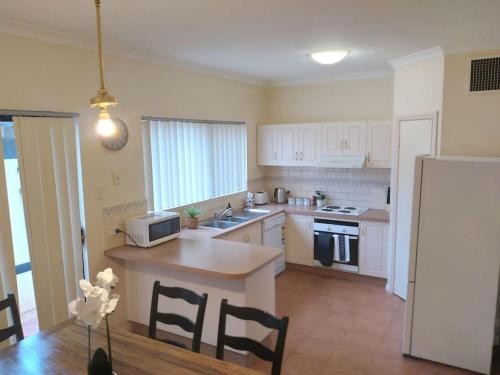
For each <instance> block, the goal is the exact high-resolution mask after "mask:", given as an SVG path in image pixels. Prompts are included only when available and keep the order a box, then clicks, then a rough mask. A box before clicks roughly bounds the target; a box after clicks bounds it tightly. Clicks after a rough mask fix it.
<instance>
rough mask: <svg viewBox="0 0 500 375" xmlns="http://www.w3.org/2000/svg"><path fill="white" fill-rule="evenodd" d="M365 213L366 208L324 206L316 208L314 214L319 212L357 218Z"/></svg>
mask: <svg viewBox="0 0 500 375" xmlns="http://www.w3.org/2000/svg"><path fill="white" fill-rule="evenodd" d="M365 211H366V208H359V207H352V206H345V207H344V206H324V207H321V208H318V209H317V210H315V211H314V212H321V213H325V214H335V215H352V216H359V215H361V214H362V213H363V212H365Z"/></svg>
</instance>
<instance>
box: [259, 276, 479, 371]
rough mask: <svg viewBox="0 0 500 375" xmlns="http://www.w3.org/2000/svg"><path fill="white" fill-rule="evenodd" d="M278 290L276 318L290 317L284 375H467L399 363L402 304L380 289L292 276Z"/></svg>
mask: <svg viewBox="0 0 500 375" xmlns="http://www.w3.org/2000/svg"><path fill="white" fill-rule="evenodd" d="M276 284H277V291H276V293H277V315H278V316H283V315H287V316H289V317H290V325H289V328H288V334H287V340H286V348H285V352H286V353H285V357H284V362H283V369H282V370H283V371H282V374H286V375H295V374H297V375H299V374H300V375H307V374H313V375H325V374H335V375H344V374H352V375H358V374H368V375H372V374H377V375H396V374H405V375H406V374H422V375H423V374H431V375H434V374H443V375H449V374H450V375H451V374H471V373H470V372H467V371H462V370H458V369H455V368H451V367H447V366H442V365H438V364H435V363H431V362H427V361H423V360H415V359H407V358H403V357H402V355H401V340H402V328H403V311H404V303H403V302H402V301H401V300H400V299H399V298H398V297H395V296H393V295H392V294H389V293H387V292H385V290H384V289H383V288H382V287H379V286H374V285H369V284H364V283H359V282H353V281H345V280H339V279H334V278H326V277H322V276H318V275H315V274H311V273H306V272H300V271H292V270H287V271H285V272H284V273H283V274H281V275H280V276H279V277H278V278H277V279H276ZM251 367H252V368H254V369H257V370H260V371H262V372H264V373H266V374H270V365H269V364H268V363H266V362H264V361H261V360H256V361H255V362H254V363H253V364H252V366H251Z"/></svg>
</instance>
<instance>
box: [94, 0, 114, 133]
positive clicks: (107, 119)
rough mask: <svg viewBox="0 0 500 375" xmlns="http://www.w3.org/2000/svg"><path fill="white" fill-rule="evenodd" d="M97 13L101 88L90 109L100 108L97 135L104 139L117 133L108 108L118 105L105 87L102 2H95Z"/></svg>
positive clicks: (96, 0)
mask: <svg viewBox="0 0 500 375" xmlns="http://www.w3.org/2000/svg"><path fill="white" fill-rule="evenodd" d="M95 12H96V19H97V53H98V57H99V80H100V86H99V90H98V91H97V95H96V96H94V97H93V98H92V99H90V108H99V120H98V121H97V134H99V135H100V136H102V137H110V136H112V135H114V133H115V132H116V126H115V124H114V123H113V121H112V120H111V116H110V115H109V112H108V107H113V106H115V105H117V104H118V101H117V100H116V99H115V97H114V96H112V95H110V94H109V93H108V90H106V87H105V86H104V59H103V56H102V33H101V0H95Z"/></svg>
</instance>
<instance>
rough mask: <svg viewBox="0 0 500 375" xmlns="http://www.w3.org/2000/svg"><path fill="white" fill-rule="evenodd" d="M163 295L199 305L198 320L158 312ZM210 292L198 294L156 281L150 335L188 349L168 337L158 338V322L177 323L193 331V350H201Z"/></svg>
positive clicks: (184, 328)
mask: <svg viewBox="0 0 500 375" xmlns="http://www.w3.org/2000/svg"><path fill="white" fill-rule="evenodd" d="M160 295H162V296H165V297H169V298H180V299H183V300H184V301H186V302H188V303H190V304H191V305H198V313H197V316H196V322H193V321H191V320H190V319H188V318H186V317H184V316H182V315H178V314H171V313H161V312H158V297H159V296H160ZM207 299H208V294H207V293H204V294H203V295H201V296H200V295H198V294H196V293H195V292H193V291H191V290H188V289H184V288H178V287H167V286H162V285H160V282H159V281H155V283H154V286H153V298H152V300H151V314H150V316H149V334H148V335H149V337H150V338H152V339H156V340H159V341H162V342H165V343H167V344H171V345H175V346H178V347H180V348H184V349H188V350H189V347H188V346H186V345H184V344H182V343H179V342H176V341H173V340H168V339H157V338H156V323H157V322H161V323H164V324H170V325H175V326H178V327H181V328H182V329H183V330H185V331H187V332H192V333H193V341H192V345H191V350H192V351H193V352H196V353H199V352H200V344H201V333H202V330H203V320H204V319H205V308H206V307H207Z"/></svg>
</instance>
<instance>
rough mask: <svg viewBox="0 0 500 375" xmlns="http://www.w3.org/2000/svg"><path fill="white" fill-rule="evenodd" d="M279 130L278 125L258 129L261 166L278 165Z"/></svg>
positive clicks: (263, 126) (262, 126)
mask: <svg viewBox="0 0 500 375" xmlns="http://www.w3.org/2000/svg"><path fill="white" fill-rule="evenodd" d="M277 133H278V130H277V126H276V125H261V126H259V127H257V145H258V161H259V165H278V134H277Z"/></svg>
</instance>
